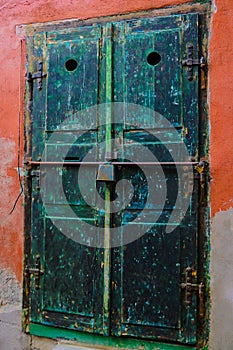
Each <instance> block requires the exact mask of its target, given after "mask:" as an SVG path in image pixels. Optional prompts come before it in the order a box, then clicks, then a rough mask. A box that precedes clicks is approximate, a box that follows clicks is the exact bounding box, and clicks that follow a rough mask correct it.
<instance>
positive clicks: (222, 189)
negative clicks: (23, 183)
mask: <svg viewBox="0 0 233 350" xmlns="http://www.w3.org/2000/svg"><path fill="white" fill-rule="evenodd" d="M188 2H190V1H189V0H183V1H181V0H153V1H152V0H143V1H142V0H112V1H109V0H80V1H76V0H59V1H58V0H37V1H34V0H0V18H1V26H0V49H1V50H0V81H1V83H0V101H1V104H0V114H1V117H0V164H1V165H0V191H1V192H0V193H1V196H0V247H1V254H0V269H1V268H9V269H10V270H11V271H13V272H14V273H15V274H16V276H17V278H18V280H19V281H21V280H22V254H23V206H22V199H21V200H20V201H19V202H18V204H17V206H16V209H15V211H14V212H13V213H12V214H11V215H9V212H10V210H11V209H12V206H13V204H14V201H15V199H16V197H17V195H18V193H19V191H20V187H19V182H18V176H17V144H18V115H19V111H20V109H21V110H22V108H20V107H21V106H22V100H23V95H22V93H23V89H24V86H23V84H24V83H23V81H24V72H23V69H22V59H21V57H22V56H24V53H22V47H21V44H20V39H21V38H20V37H18V36H16V34H15V26H16V25H17V24H27V23H35V22H47V21H53V20H63V19H68V18H79V19H84V18H91V17H98V16H104V15H111V14H119V13H126V12H133V11H140V10H147V9H152V8H161V7H164V6H170V5H176V4H182V3H188ZM216 5H217V8H218V11H217V13H216V14H215V15H214V18H213V21H212V29H211V30H212V35H211V46H210V49H211V52H210V87H209V88H210V119H211V168H212V178H213V179H212V185H211V189H212V192H211V193H212V195H211V206H212V213H213V215H214V214H215V213H216V212H218V211H219V210H221V209H227V208H228V207H230V206H231V205H232V198H233V181H231V171H232V167H233V160H232V156H231V138H232V135H233V123H232V122H231V118H232V116H231V109H232V107H231V103H232V100H233V89H232V84H233V83H232V76H233V67H232V64H231V59H232V54H233V52H232V51H233V45H232V43H231V40H230V35H232V34H233V26H232V22H231V19H232V18H233V13H232V12H233V8H232V6H231V5H232V0H216ZM20 72H21V73H20ZM20 81H21V83H20ZM20 91H21V92H20ZM22 128H23V125H22V115H21V138H22V136H23V134H22ZM21 155H22V149H21ZM20 164H22V159H21V160H20ZM228 167H229V169H228Z"/></svg>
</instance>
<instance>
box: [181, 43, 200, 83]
mask: <svg viewBox="0 0 233 350" xmlns="http://www.w3.org/2000/svg"><path fill="white" fill-rule="evenodd" d="M186 53H187V58H186V59H185V60H183V61H182V66H184V67H187V73H188V80H189V81H192V80H193V67H194V66H200V67H201V68H203V67H205V65H206V64H205V58H204V57H203V56H202V57H201V58H200V59H195V58H193V45H192V44H187V47H186Z"/></svg>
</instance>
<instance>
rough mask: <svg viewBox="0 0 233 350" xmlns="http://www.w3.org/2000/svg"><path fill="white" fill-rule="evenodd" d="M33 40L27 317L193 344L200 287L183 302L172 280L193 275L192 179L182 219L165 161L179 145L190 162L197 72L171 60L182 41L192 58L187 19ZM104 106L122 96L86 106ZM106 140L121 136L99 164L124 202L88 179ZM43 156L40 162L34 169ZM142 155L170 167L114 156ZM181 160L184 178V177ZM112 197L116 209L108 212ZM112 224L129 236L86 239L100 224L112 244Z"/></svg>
mask: <svg viewBox="0 0 233 350" xmlns="http://www.w3.org/2000/svg"><path fill="white" fill-rule="evenodd" d="M33 40H34V41H33V43H32V44H30V45H29V48H28V50H29V53H31V56H33V57H34V58H32V57H31V56H30V57H31V58H29V66H30V67H33V69H35V64H34V59H35V58H36V59H37V60H40V59H41V58H43V67H44V69H45V71H46V74H47V76H46V77H45V78H44V80H43V84H42V89H41V90H37V89H36V83H35V82H34V83H33V84H34V85H33V101H32V107H31V112H32V113H31V124H32V128H31V131H32V135H31V136H30V135H29V136H28V138H29V139H30V140H31V148H30V147H28V148H27V151H26V153H27V154H26V156H27V157H31V158H32V162H34V163H33V164H34V165H33V166H34V168H33V171H34V172H33V171H32V172H31V181H32V182H31V188H32V194H31V256H30V259H29V262H30V265H31V266H33V265H34V264H35V259H36V256H38V255H39V256H40V263H41V269H42V270H43V276H41V280H40V288H39V289H38V288H36V277H35V275H33V274H32V275H31V281H30V298H31V299H30V306H31V314H30V322H32V323H40V324H45V325H52V326H57V327H64V328H69V329H75V330H77V331H85V332H92V333H99V334H104V335H112V336H132V337H138V338H151V339H164V340H166V341H177V342H181V343H189V344H193V343H195V341H196V323H195V320H196V313H197V296H196V294H195V293H194V294H193V296H192V303H191V304H189V305H188V307H187V305H186V304H185V302H184V293H183V292H182V290H181V282H182V281H183V280H184V275H183V274H184V271H185V269H186V268H187V267H191V268H192V269H193V271H194V272H196V271H197V243H196V242H197V228H198V183H197V182H195V183H194V191H193V195H192V196H191V198H190V203H189V204H190V206H189V210H188V211H187V213H186V215H185V217H184V218H183V215H182V214H181V213H182V208H183V202H182V199H181V200H180V201H179V202H177V201H176V198H177V196H180V197H181V196H182V193H183V192H182V191H181V190H180V189H179V186H178V182H179V176H180V174H181V173H180V172H179V171H178V170H177V167H176V165H175V164H171V163H172V162H174V160H176V159H179V155H181V154H182V147H183V144H184V143H185V145H186V147H187V149H188V152H189V155H190V158H191V157H194V159H195V160H198V128H199V126H198V68H197V67H195V68H194V79H193V81H191V82H190V81H188V79H187V70H186V68H184V67H182V64H181V62H182V59H183V58H184V57H185V56H186V46H187V44H188V43H191V44H192V45H193V48H194V52H195V55H197V56H198V15H196V14H188V15H174V16H169V17H158V18H150V19H138V20H126V21H122V22H116V23H107V24H95V25H92V26H83V27H81V26H80V27H77V28H73V29H69V28H68V29H60V30H59V29H58V30H54V31H48V32H47V33H39V34H36V35H35V37H34V39H33ZM106 102H107V103H109V102H115V103H117V102H121V103H124V108H123V109H121V110H120V116H119V115H118V116H116V115H114V107H112V106H110V105H109V106H110V107H109V108H106V109H104V113H101V108H100V107H97V109H92V110H91V109H90V110H89V109H88V108H89V107H93V106H96V105H98V106H99V105H100V104H103V103H106ZM132 104H134V106H135V105H137V106H140V107H142V108H143V107H144V109H143V110H142V113H136V112H135V113H134V110H133V108H134V107H132V106H133V105H132ZM111 108H112V109H111ZM81 110H85V111H86V113H85V114H83V113H82V112H80V111H81ZM88 113H89V114H88ZM93 113H95V114H94V117H93ZM84 115H85V117H83V116H84ZM27 135H28V133H27ZM109 137H112V138H113V139H118V140H121V147H120V151H119V152H118V154H117V155H114V157H112V159H110V160H108V162H110V163H111V162H112V160H114V163H115V164H114V170H115V176H116V183H117V182H118V181H119V180H122V179H125V180H128V181H129V182H130V183H131V185H132V187H133V195H132V196H131V198H130V200H129V197H130V196H129V192H128V187H126V186H125V187H124V186H123V187H122V188H121V192H119V193H118V192H117V191H118V190H117V186H116V183H115V184H111V185H109V184H107V183H105V182H102V183H101V184H100V183H98V184H96V176H97V175H96V174H97V170H98V164H94V163H96V162H98V161H103V159H104V160H105V161H106V159H107V158H108V157H107V156H109V154H110V153H112V154H113V151H114V149H113V145H112V144H111V142H109ZM54 140H56V142H55V141H54ZM57 140H58V141H57ZM104 142H105V143H106V144H107V145H106V147H105V148H103V147H101V146H100V145H101V144H102V143H104ZM29 143H30V142H29ZM141 149H144V150H145V153H143V154H142V155H141V156H140V155H139V153H140V151H141ZM42 154H43V161H45V162H47V163H49V164H46V165H43V164H41V167H40V168H39V165H40V163H36V162H40V160H41V157H42ZM87 154H92V158H91V159H92V160H93V164H89V165H87V166H86V167H83V166H82V177H79V171H80V167H81V163H82V162H85V157H86V155H87ZM147 154H151V156H152V158H153V159H155V160H157V163H158V164H159V163H161V162H162V163H168V164H163V165H162V166H161V165H160V166H158V164H157V165H156V166H154V165H153V164H150V165H149V164H147V165H146V164H145V165H144V166H143V167H142V168H140V166H139V165H137V164H125V165H124V164H122V162H124V161H125V162H128V163H129V162H134V161H135V162H136V161H138V160H139V162H140V161H151V158H150V157H149V158H148V159H147ZM140 157H141V158H140ZM113 158H114V159H113ZM63 162H64V163H63ZM72 162H73V163H74V164H72ZM117 162H119V163H120V165H117V164H116V163H117ZM65 163H67V164H65ZM79 163H80V164H79ZM182 169H183V172H182V177H183V178H182V180H183V182H185V181H186V180H185V176H186V178H187V176H189V175H190V174H189V172H188V171H187V169H186V168H185V167H183V168H182ZM35 170H36V171H38V170H40V173H39V175H40V182H41V183H39V182H38V178H37V175H36V172H35ZM48 172H49V174H50V175H49V177H48V176H47V174H48ZM33 174H34V175H33ZM145 174H149V177H150V179H148V178H147V176H146V175H145ZM46 176H47V177H46ZM150 181H153V183H154V191H152V192H151V191H150V187H149V183H150ZM61 183H62V191H61ZM42 185H43V186H42ZM40 186H41V187H43V191H42V190H41V189H40ZM83 187H85V188H86V189H87V196H88V198H91V200H90V201H87V198H86V197H85V196H83V193H82V191H81V188H83ZM51 189H52V190H51ZM164 194H165V195H164ZM99 196H100V197H101V198H102V199H105V203H106V205H105V209H104V210H99V209H100V208H99V200H100V198H99ZM115 196H118V197H119V198H120V199H121V201H122V202H123V203H127V204H126V207H125V208H124V209H123V210H121V211H119V212H117V213H111V214H109V213H108V209H109V208H111V201H113V200H114V199H115V198H116V197H115ZM184 200H185V198H184ZM184 200H183V201H184ZM67 203H68V206H67ZM140 215H141V216H140ZM138 217H140V220H141V223H140V224H139V225H138V226H137V229H136V231H135V227H136V226H135V219H137V218H138ZM86 224H88V225H89V230H90V232H91V234H90V240H89V242H88V243H87V241H86V237H84V236H85V233H86V232H85V230H86V226H85V225H86ZM168 226H170V227H171V228H173V230H170V231H169V230H167V227H168ZM113 227H120V230H119V232H120V234H121V235H122V239H123V237H124V234H125V230H124V229H125V227H128V231H129V232H131V233H132V234H133V235H134V238H135V239H134V241H133V242H132V243H130V244H127V245H122V246H120V247H116V248H112V249H111V250H110V249H109V248H108V247H107V248H105V249H103V248H98V246H97V247H96V246H95V245H96V242H98V240H99V239H100V236H101V232H102V231H101V229H102V228H104V235H105V237H104V239H105V241H106V240H107V241H108V242H107V243H109V242H110V241H111V228H113ZM63 228H65V229H66V230H68V234H66V235H64V234H63ZM137 230H138V231H137ZM141 232H144V233H145V234H144V235H142V234H141ZM82 236H83V237H84V238H83V243H84V244H82ZM75 237H79V240H77V239H76V238H75ZM80 237H81V238H80Z"/></svg>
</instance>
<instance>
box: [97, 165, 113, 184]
mask: <svg viewBox="0 0 233 350" xmlns="http://www.w3.org/2000/svg"><path fill="white" fill-rule="evenodd" d="M96 181H100V182H115V181H116V177H115V168H114V165H113V164H101V165H99V169H98V173H97V177H96Z"/></svg>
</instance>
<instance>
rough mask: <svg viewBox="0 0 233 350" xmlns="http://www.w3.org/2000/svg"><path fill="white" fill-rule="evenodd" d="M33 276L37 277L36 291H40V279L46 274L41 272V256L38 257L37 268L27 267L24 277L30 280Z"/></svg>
mask: <svg viewBox="0 0 233 350" xmlns="http://www.w3.org/2000/svg"><path fill="white" fill-rule="evenodd" d="M31 274H33V275H34V276H35V289H37V290H38V289H40V279H41V277H42V276H43V274H44V271H43V270H41V265H40V255H36V264H35V268H30V267H29V266H28V265H27V266H26V267H25V272H24V275H25V277H26V278H30V275H31Z"/></svg>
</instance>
